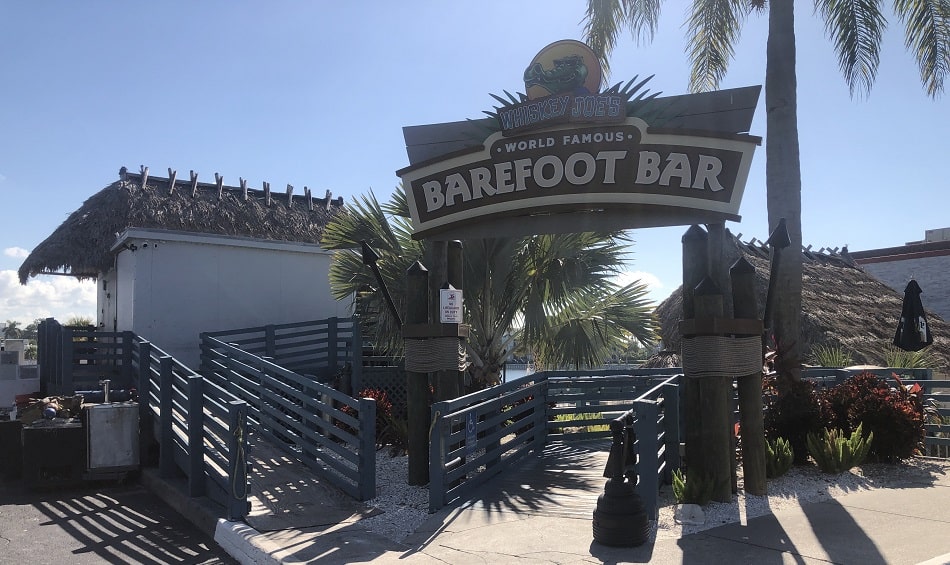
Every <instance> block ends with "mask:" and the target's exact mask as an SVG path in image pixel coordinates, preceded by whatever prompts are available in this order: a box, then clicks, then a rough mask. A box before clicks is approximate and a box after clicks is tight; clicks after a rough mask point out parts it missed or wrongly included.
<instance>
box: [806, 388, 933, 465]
mask: <svg viewBox="0 0 950 565" xmlns="http://www.w3.org/2000/svg"><path fill="white" fill-rule="evenodd" d="M893 378H894V380H895V381H896V386H890V385H889V384H888V383H887V382H886V381H885V380H884V379H882V378H880V377H878V376H877V375H875V374H874V373H871V372H863V373H860V374H857V375H855V376H853V377H851V378H849V379H848V380H846V381H845V382H843V383H842V384H840V385H838V386H835V387H832V388H830V389H828V390H827V391H824V392H823V393H822V394H821V404H822V411H823V416H824V420H825V422H826V424H825V425H826V427H829V428H833V429H839V428H840V429H841V430H843V431H844V433H850V432H852V431H854V430H855V429H857V428H858V426H862V429H863V430H865V431H866V432H867V433H869V434H874V443H873V444H872V445H871V447H870V451H869V452H868V458H869V459H871V460H877V461H883V462H895V461H899V460H902V459H907V458H908V457H911V456H913V455H914V454H915V453H917V452H918V450H919V449H920V448H921V445H922V443H923V439H924V405H923V394H922V392H923V391H922V390H921V388H920V385H917V384H914V385H913V386H910V387H907V386H904V385H903V383H901V381H900V379H899V378H898V377H897V376H896V375H894V377H893Z"/></svg>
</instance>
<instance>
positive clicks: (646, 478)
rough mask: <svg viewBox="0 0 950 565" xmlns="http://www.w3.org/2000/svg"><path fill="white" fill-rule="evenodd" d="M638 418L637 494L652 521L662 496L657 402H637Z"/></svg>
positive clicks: (635, 422)
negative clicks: (659, 470) (658, 500)
mask: <svg viewBox="0 0 950 565" xmlns="http://www.w3.org/2000/svg"><path fill="white" fill-rule="evenodd" d="M634 404H635V409H636V414H637V417H636V419H635V420H634V421H633V430H634V433H636V435H637V443H638V444H639V446H638V449H637V455H638V457H637V460H636V463H635V464H634V466H635V468H636V470H637V477H638V478H639V480H638V481H637V485H636V486H637V494H639V495H640V498H642V499H643V509H644V510H645V511H646V512H647V516H649V517H650V519H651V520H656V518H657V516H658V514H659V507H658V505H657V499H658V498H659V495H660V481H659V475H658V471H657V470H658V469H659V467H660V460H659V451H660V444H659V440H658V438H657V434H656V426H657V421H658V420H659V414H660V413H659V409H658V407H657V405H656V401H655V400H637V401H636V402H635V403H634Z"/></svg>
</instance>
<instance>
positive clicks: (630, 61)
mask: <svg viewBox="0 0 950 565" xmlns="http://www.w3.org/2000/svg"><path fill="white" fill-rule="evenodd" d="M584 6H585V3H584V2H581V1H580V0H575V1H570V2H568V1H560V0H557V1H555V0H544V1H530V2H529V1H519V2H511V1H494V0H480V1H479V2H461V1H460V2H435V1H426V2H423V1H407V2H376V3H352V2H288V1H274V2H242V1H234V2H223V1H203V2H161V3H160V2H127V1H121V2H120V1H106V0H91V1H89V2H72V1H65V0H60V1H47V2H4V3H2V4H0V79H2V89H3V90H2V92H3V94H2V98H0V101H2V103H0V222H2V225H3V226H4V236H3V239H2V241H0V321H3V320H7V319H15V320H20V321H22V322H23V323H28V322H29V321H31V320H33V319H34V318H38V317H46V316H56V317H57V318H60V319H65V318H67V317H69V316H70V315H86V316H90V317H92V316H94V314H95V294H94V289H93V287H92V285H91V284H89V283H86V284H77V283H76V282H75V281H74V280H73V279H71V278H67V277H39V278H34V279H31V280H30V282H29V284H28V285H26V286H21V285H19V284H18V283H17V280H16V273H15V271H16V269H17V268H18V267H19V266H20V264H21V263H22V261H23V258H24V257H25V254H26V253H28V252H29V250H31V249H33V247H34V246H36V245H37V244H39V243H40V242H41V241H42V240H43V239H44V238H46V237H47V236H48V235H49V234H50V233H52V231H53V230H55V229H56V227H57V226H59V224H60V223H62V222H63V220H65V219H66V217H67V216H68V215H69V213H70V212H72V211H74V210H75V209H77V208H78V207H79V206H80V205H81V204H82V202H83V201H84V200H85V199H86V198H88V197H89V196H91V195H92V194H94V193H95V192H97V191H99V190H100V189H102V188H103V187H105V186H106V185H108V184H109V183H111V182H113V181H114V180H116V179H117V178H118V170H119V168H120V167H122V166H126V167H129V168H130V169H133V170H138V168H139V166H140V165H146V166H148V167H149V168H150V170H151V172H152V174H153V175H159V176H165V174H166V171H167V168H168V167H172V168H173V169H176V170H177V171H178V174H179V178H182V176H185V177H187V174H188V171H189V170H190V169H193V170H195V171H197V172H198V173H199V175H200V176H199V178H202V179H205V180H208V179H212V178H213V177H214V173H215V172H217V173H220V174H221V175H223V176H224V179H225V184H229V185H237V184H238V177H243V178H246V179H248V181H249V185H250V186H251V187H260V186H261V182H262V181H268V182H270V183H271V184H272V185H273V186H277V187H283V186H285V185H286V184H288V183H289V184H292V185H294V186H295V187H296V188H297V191H298V192H299V191H300V190H302V187H303V186H308V187H309V188H310V189H311V190H313V192H314V193H315V194H319V195H322V194H323V192H324V191H325V190H331V191H332V192H333V194H334V196H343V197H344V198H345V200H347V201H351V200H352V199H353V198H354V197H357V196H359V195H362V194H366V193H367V192H369V191H370V190H373V191H374V192H375V194H376V195H377V197H379V198H380V199H381V200H383V199H385V198H387V197H388V195H389V194H390V193H391V191H392V189H393V187H395V186H396V184H397V183H398V178H397V177H396V175H395V171H396V170H398V169H400V168H402V167H404V166H406V165H407V164H408V159H407V158H406V153H405V145H404V142H403V138H402V130H401V128H402V127H403V126H406V125H417V124H428V123H438V122H447V121H456V120H463V119H467V118H479V117H481V116H482V114H481V112H482V110H489V109H491V106H492V104H493V100H492V99H491V97H490V96H489V93H490V92H495V93H500V92H501V91H502V90H509V91H521V90H523V83H522V82H521V77H522V73H523V71H524V68H525V67H526V66H527V64H528V63H529V62H530V60H531V59H532V57H533V56H534V55H535V54H536V53H537V52H538V51H539V50H540V49H541V48H542V47H544V46H545V45H547V44H548V43H551V42H553V41H556V40H558V39H582V27H581V18H582V15H583V11H584ZM687 6H688V4H687V3H686V2H683V1H681V0H676V1H667V2H666V3H665V4H664V7H663V13H662V18H661V21H660V29H659V31H658V33H657V35H656V37H655V39H654V41H653V42H652V43H651V44H648V45H637V43H636V42H634V41H633V40H632V39H625V40H623V41H622V42H621V45H620V47H619V48H618V49H617V51H616V52H615V54H614V56H613V59H612V75H611V79H612V81H613V82H619V81H621V80H622V81H626V80H628V79H629V78H632V77H633V76H634V75H640V76H641V77H643V76H647V75H650V74H655V75H656V76H655V78H654V79H653V80H652V81H651V82H650V83H649V85H648V87H649V88H651V90H653V91H662V92H663V93H664V94H681V93H684V92H686V89H687V79H688V63H687V59H686V56H685V54H684V45H685V40H684V33H685V31H684V29H683V27H682V23H683V21H684V20H685V13H686V9H687ZM889 19H890V20H891V28H890V29H889V30H888V32H887V34H886V36H885V45H884V50H883V56H882V62H881V67H880V70H879V73H878V77H877V82H876V85H875V87H874V89H873V91H872V92H871V95H870V97H869V98H868V99H867V100H852V99H851V98H850V96H849V93H848V87H847V85H846V84H845V82H844V80H843V79H842V78H841V74H840V72H839V71H838V68H837V62H836V58H835V55H834V53H833V51H832V47H831V43H830V42H829V41H828V40H827V39H826V38H825V37H824V33H823V29H822V25H821V23H820V21H819V20H818V19H817V18H816V16H815V15H814V14H813V13H812V11H811V8H810V6H808V5H806V4H800V5H799V9H798V14H797V24H796V25H797V40H798V67H797V68H798V84H799V90H798V101H799V131H800V136H801V139H800V142H801V160H802V176H803V187H802V195H803V196H802V198H803V220H802V221H803V233H804V236H803V237H804V241H805V242H806V244H812V245H813V246H814V247H815V248H819V247H841V246H844V245H848V246H849V248H850V249H851V250H863V249H874V248H879V247H888V246H893V245H900V244H903V243H905V242H908V241H916V240H920V239H922V238H923V235H924V230H926V229H932V228H940V227H947V226H950V218H948V214H947V210H948V206H947V205H948V203H950V197H948V196H947V191H948V189H950V184H948V181H947V174H946V172H945V171H946V161H947V158H948V157H947V155H948V154H950V152H948V150H947V141H946V136H947V133H948V132H950V112H948V110H950V108H948V101H947V97H946V96H944V97H942V98H938V99H937V100H936V101H934V100H931V99H929V98H928V97H927V96H926V95H925V94H924V91H923V89H922V88H921V86H920V81H919V78H918V75H917V70H916V65H915V63H914V61H913V59H912V58H911V56H910V55H909V54H908V53H907V52H906V51H905V49H904V45H903V35H902V33H901V31H900V28H899V23H898V22H897V21H896V18H894V17H890V18H889ZM766 32H767V19H766V17H765V16H764V15H762V16H756V15H754V16H752V17H751V18H750V19H749V21H747V22H746V25H745V28H744V32H743V36H742V40H741V42H740V44H739V45H738V46H737V49H736V54H737V55H736V58H735V60H734V61H733V62H732V63H731V67H730V71H729V73H728V75H727V76H726V78H725V80H724V81H723V84H722V86H723V88H730V87H739V86H748V85H754V84H763V83H764V76H765V40H766ZM750 133H752V134H754V135H759V136H762V137H764V136H765V109H764V101H763V100H760V102H759V108H758V110H757V111H756V118H755V121H754V123H753V126H752V130H751V132H750ZM740 213H741V215H742V217H743V219H742V221H741V222H740V223H735V224H730V225H729V227H730V229H731V230H732V231H733V232H735V233H742V234H744V238H745V239H748V238H750V237H757V238H759V239H765V238H766V237H767V235H768V233H767V222H766V207H765V149H764V147H761V148H759V149H758V150H757V152H756V157H755V159H754V162H753V166H752V171H751V174H750V178H749V181H748V184H747V186H746V192H745V197H744V200H743V204H742V208H741V210H740ZM685 229H686V228H685V227H671V228H655V229H651V230H637V231H634V232H632V234H631V235H632V237H633V239H634V240H635V241H636V245H635V246H634V248H633V254H632V257H631V262H630V264H629V269H630V271H631V272H632V273H635V276H641V277H643V280H644V281H646V282H648V283H649V284H650V285H651V297H653V298H654V299H656V300H661V299H663V298H665V297H666V296H667V295H668V294H669V293H670V292H672V291H673V290H674V289H675V288H676V287H677V286H678V285H679V281H680V277H681V273H682V264H681V255H680V247H679V241H680V237H681V236H682V234H683V233H684V232H685Z"/></svg>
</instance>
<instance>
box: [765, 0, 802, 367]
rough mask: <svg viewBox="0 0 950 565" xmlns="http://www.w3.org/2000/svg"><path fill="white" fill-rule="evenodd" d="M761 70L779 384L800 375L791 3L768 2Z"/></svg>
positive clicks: (799, 205)
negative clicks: (776, 248)
mask: <svg viewBox="0 0 950 565" xmlns="http://www.w3.org/2000/svg"><path fill="white" fill-rule="evenodd" d="M766 60H767V62H766V70H765V106H766V119H767V123H766V146H765V182H766V194H767V200H768V216H769V231H771V230H773V229H775V226H776V225H778V222H779V219H781V218H785V219H786V222H787V224H788V233H789V237H790V239H791V246H790V247H789V248H788V249H787V250H786V251H785V255H783V257H782V262H781V265H780V270H779V272H778V280H777V287H776V291H777V294H778V300H777V302H776V310H775V323H774V324H773V328H774V338H775V344H776V347H777V350H778V356H777V357H778V360H777V363H776V369H777V371H778V374H779V379H780V380H786V379H791V380H798V379H799V378H800V377H801V345H802V343H801V342H802V338H801V313H802V254H801V249H802V218H801V216H802V203H801V194H802V180H801V163H800V160H799V149H798V102H797V95H796V91H797V84H796V76H795V13H794V0H772V1H771V2H769V38H768V46H767V57H766Z"/></svg>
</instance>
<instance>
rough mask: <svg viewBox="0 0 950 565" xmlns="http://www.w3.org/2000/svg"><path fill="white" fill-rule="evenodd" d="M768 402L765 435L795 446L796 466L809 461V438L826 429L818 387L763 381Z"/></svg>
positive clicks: (768, 378)
mask: <svg viewBox="0 0 950 565" xmlns="http://www.w3.org/2000/svg"><path fill="white" fill-rule="evenodd" d="M762 389H763V390H762V392H763V399H764V401H765V436H766V437H768V438H770V439H777V438H785V439H787V440H788V442H789V444H790V445H791V447H792V453H793V455H794V457H795V459H794V463H795V464H796V465H802V464H804V463H806V462H807V461H808V448H807V447H806V445H805V438H806V437H807V436H808V433H809V432H820V431H821V430H822V428H823V427H824V425H823V422H822V418H821V405H820V404H819V402H818V394H817V393H816V392H815V385H814V384H813V383H811V382H810V381H807V380H800V381H785V382H781V383H780V382H779V381H777V379H776V378H775V377H767V378H765V379H763V380H762Z"/></svg>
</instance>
